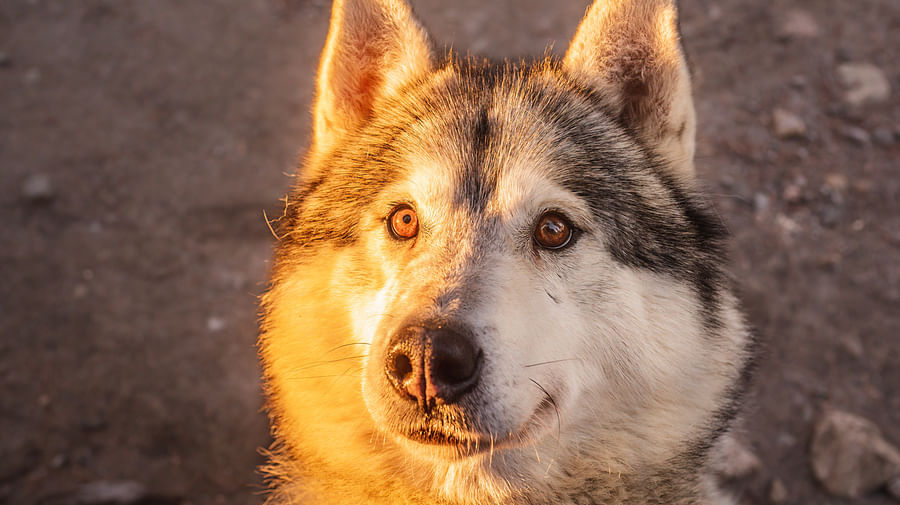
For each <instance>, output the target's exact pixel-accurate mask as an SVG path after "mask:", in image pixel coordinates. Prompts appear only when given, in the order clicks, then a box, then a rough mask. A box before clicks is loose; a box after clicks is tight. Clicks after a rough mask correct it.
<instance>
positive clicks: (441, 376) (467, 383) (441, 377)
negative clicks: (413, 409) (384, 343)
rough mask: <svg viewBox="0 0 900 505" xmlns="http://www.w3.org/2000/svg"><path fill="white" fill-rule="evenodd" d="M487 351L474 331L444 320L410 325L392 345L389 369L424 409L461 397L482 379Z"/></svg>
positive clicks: (391, 376) (402, 389)
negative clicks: (440, 322)
mask: <svg viewBox="0 0 900 505" xmlns="http://www.w3.org/2000/svg"><path fill="white" fill-rule="evenodd" d="M483 361H484V358H483V353H482V352H481V350H480V349H479V348H478V347H477V346H476V345H475V343H474V339H473V338H472V335H471V334H470V333H469V332H467V331H465V330H463V329H460V328H455V327H450V326H444V325H441V324H433V325H429V324H424V325H415V326H407V327H405V328H402V329H401V330H400V331H398V332H397V333H396V334H395V335H394V337H393V338H392V340H391V343H390V345H389V346H388V352H387V355H386V360H385V373H386V374H387V377H388V380H389V381H390V383H391V384H392V385H393V386H394V389H396V391H397V392H398V393H400V395H401V396H403V397H404V398H407V399H409V400H412V401H415V402H416V404H417V405H418V407H419V409H420V410H422V411H423V412H424V413H428V412H430V410H431V409H432V408H434V406H435V405H449V404H453V403H455V402H457V401H459V400H460V398H462V397H463V395H465V394H466V393H468V392H469V391H471V390H472V388H474V387H475V385H476V384H477V383H478V378H479V377H480V375H481V368H482V363H483Z"/></svg>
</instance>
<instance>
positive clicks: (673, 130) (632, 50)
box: [564, 0, 696, 177]
mask: <svg viewBox="0 0 900 505" xmlns="http://www.w3.org/2000/svg"><path fill="white" fill-rule="evenodd" d="M564 65H565V68H566V69H567V70H568V71H569V72H570V73H572V74H573V75H574V76H575V78H576V79H578V80H580V81H581V82H583V83H585V84H586V85H588V86H590V87H592V88H594V89H596V90H597V91H599V92H600V93H601V94H602V95H604V96H606V97H607V98H608V99H611V100H612V101H613V103H614V104H615V105H616V107H617V111H618V113H619V114H620V119H621V120H622V121H623V122H624V123H625V124H626V125H628V126H629V127H631V128H633V129H634V130H635V131H637V132H638V133H639V134H640V135H641V136H642V137H643V138H644V140H645V141H646V142H647V144H648V145H649V146H651V147H652V148H653V149H655V151H656V152H657V153H658V154H659V155H660V156H662V157H663V158H664V159H665V160H666V161H667V162H668V163H669V165H670V166H671V167H672V169H673V170H674V172H675V174H676V175H678V176H682V177H691V176H693V170H694V169H693V166H694V163H693V157H694V131H695V129H696V118H695V113H694V104H693V100H692V98H691V82H690V75H689V73H688V68H687V64H686V63H685V58H684V53H683V51H682V48H681V43H680V41H679V36H678V23H677V12H676V7H675V2H674V0H595V2H594V4H593V5H592V6H591V7H590V9H589V10H588V12H587V14H586V15H585V18H584V20H583V21H582V22H581V25H580V26H579V27H578V31H577V32H576V33H575V38H574V39H573V40H572V43H571V45H570V46H569V50H568V51H567V52H566V56H565V59H564Z"/></svg>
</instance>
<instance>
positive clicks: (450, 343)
mask: <svg viewBox="0 0 900 505" xmlns="http://www.w3.org/2000/svg"><path fill="white" fill-rule="evenodd" d="M432 346H433V351H432V352H433V356H432V367H433V369H432V376H433V378H434V380H435V382H438V383H442V384H445V385H447V386H456V385H459V384H464V383H466V382H468V381H469V380H470V379H472V376H473V375H475V372H476V371H477V370H478V364H479V361H480V356H479V354H480V353H479V352H478V351H477V350H476V349H475V347H474V346H473V345H472V343H471V341H469V340H468V339H465V338H461V337H459V336H458V335H457V334H455V333H450V334H445V335H441V338H436V339H435V340H434V343H433V344H432Z"/></svg>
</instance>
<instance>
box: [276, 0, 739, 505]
mask: <svg viewBox="0 0 900 505" xmlns="http://www.w3.org/2000/svg"><path fill="white" fill-rule="evenodd" d="M466 65H469V66H466ZM507 67H508V68H512V67H511V66H509V65H507ZM486 68H487V67H486V66H485V65H483V64H469V63H458V62H454V61H453V60H452V59H448V60H447V61H446V62H440V61H439V59H438V57H437V56H435V53H434V52H433V50H432V47H431V43H430V42H429V40H428V37H427V35H426V34H425V32H424V31H423V29H422V28H421V26H420V25H419V24H418V22H416V21H415V20H414V18H413V17H412V15H411V12H410V9H409V8H408V7H407V6H406V4H405V3H404V2H402V1H401V0H336V1H335V4H334V11H333V15H332V18H331V28H330V31H329V34H328V39H327V42H326V45H325V49H324V53H323V56H322V60H321V65H320V68H319V75H318V90H317V98H316V103H315V106H314V142H313V145H312V148H311V150H310V152H309V155H308V158H307V162H306V164H305V166H304V168H303V169H302V171H301V173H300V174H299V175H300V177H299V178H298V185H297V188H296V193H297V195H298V196H297V197H292V199H290V200H289V204H288V209H287V210H286V218H285V221H284V222H283V223H282V230H281V231H282V232H283V233H282V242H281V243H280V244H279V247H278V255H277V260H276V263H275V266H274V268H273V272H272V282H271V284H270V289H269V290H268V292H267V293H266V294H265V295H264V296H263V299H262V307H263V311H264V315H263V320H262V334H261V337H260V356H261V360H262V363H263V366H264V370H265V379H266V392H267V395H268V397H269V399H270V402H269V409H270V414H271V418H272V422H273V431H274V434H275V438H276V440H277V443H276V445H275V447H274V448H273V449H272V453H271V463H270V465H269V466H268V467H266V471H267V473H268V475H269V476H270V477H271V479H272V482H271V484H272V494H271V497H270V502H271V503H273V504H280V503H291V504H294V503H296V504H310V505H346V504H357V503H360V504H361V503H366V504H372V505H402V504H409V505H414V504H445V505H476V504H478V505H511V504H535V505H537V504H551V503H552V504H559V505H569V504H573V505H574V504H588V503H591V504H601V503H602V504H609V505H626V504H631V505H637V504H660V505H662V504H667V505H673V504H682V505H688V504H709V505H712V504H713V503H724V501H723V499H722V497H721V496H720V495H719V494H718V492H717V491H716V490H715V488H714V486H713V485H712V483H711V480H710V479H709V478H708V472H707V470H708V469H707V468H706V465H707V454H708V452H709V450H710V448H711V446H714V445H715V443H716V441H717V440H720V438H719V437H720V435H722V433H724V432H726V431H727V424H728V421H729V419H730V416H731V415H732V414H733V412H732V410H733V407H734V402H735V401H736V399H735V395H736V391H737V390H738V389H739V385H738V383H739V381H740V378H741V374H742V371H743V370H744V368H745V365H746V362H747V360H748V354H749V351H748V350H747V349H748V346H749V342H750V337H749V335H748V333H747V331H746V330H745V328H744V325H743V322H742V317H741V314H740V312H739V310H738V304H737V301H736V299H735V298H734V296H733V295H731V294H730V291H729V290H728V287H727V282H726V281H725V280H724V277H723V276H722V275H721V273H720V272H719V270H718V263H717V262H720V261H721V258H720V257H719V256H720V255H719V254H718V249H717V248H716V247H717V245H716V244H714V242H716V240H718V239H717V238H716V237H717V235H716V232H710V233H709V236H710V237H712V238H704V237H705V235H703V233H701V232H702V230H701V231H696V230H695V228H697V229H699V228H702V226H703V225H704V222H705V221H704V219H705V218H704V217H703V216H700V217H698V216H697V215H696V214H702V212H703V209H701V208H700V207H696V208H695V207H694V204H693V203H692V198H693V194H692V187H693V173H694V172H693V154H694V131H695V118H694V109H693V102H692V98H691V91H690V78H689V75H688V71H687V67H686V65H685V60H684V56H683V53H682V50H681V48H680V42H679V39H678V32H677V26H676V12H675V6H674V4H673V2H672V1H668V0H608V1H604V0H598V1H597V2H595V3H594V5H593V6H592V7H591V8H590V10H589V11H588V13H587V15H586V17H585V19H584V20H583V21H582V24H581V26H580V27H579V28H578V31H577V33H576V35H575V38H574V40H573V41H572V44H571V46H570V48H569V50H568V52H567V53H566V55H565V57H564V58H563V59H562V60H561V61H546V62H543V63H538V64H536V65H534V66H533V67H529V68H528V69H525V70H521V69H520V70H509V71H507V73H505V74H504V73H500V74H498V75H501V76H502V77H499V78H497V81H496V82H494V84H492V86H494V87H493V88H491V89H485V88H486V87H487V86H486V85H485V86H478V87H475V86H474V85H472V84H471V83H472V82H475V83H486V82H493V81H490V79H492V77H491V75H493V74H490V73H489V72H488V71H487V70H485V69H486ZM478 72H483V74H478ZM475 74H478V76H480V77H477V76H476V77H477V78H476V77H473V75H475ZM479 79H480V80H479ZM448 89H449V90H453V91H446V90H448ZM460 90H462V91H460ZM442 93H444V94H442ZM482 95H483V96H482ZM479 97H480V98H479ZM560 97H565V98H566V100H565V101H564V103H563V104H560V103H559V102H560V101H561V100H560ZM478 100H482V101H481V102H479V101H478ZM473 104H488V105H483V106H482V105H479V106H478V107H475V105H473ZM391 111H402V112H403V114H405V115H404V116H402V117H401V114H400V112H396V115H397V116H396V117H390V113H391ZM385 115H387V117H385ZM407 116H408V117H407ZM560 117H572V118H575V119H573V120H571V121H561V122H558V123H554V121H555V120H557V119H558V118H560ZM410 118H412V119H410ZM479 118H481V119H480V120H479ZM403 121H406V123H403ZM479 121H480V122H479ZM575 122H578V124H572V123H575ZM473 123H474V124H476V125H478V124H481V125H482V127H481V130H479V128H474V130H472V131H474V133H473V132H472V131H470V130H468V129H466V128H468V126H469V125H470V124H473ZM461 125H462V126H461ZM575 127H580V128H581V129H582V130H584V131H587V132H588V133H590V135H591V136H589V137H585V135H587V134H585V133H584V132H582V131H581V130H577V129H576V128H575ZM482 130H486V131H488V132H487V133H485V132H484V131H482ZM573 131H574V133H573ZM479 132H480V133H479ZM576 134H578V135H582V136H581V137H577V136H576ZM479 135H481V136H479ZM485 138H487V139H488V140H484V139H485ZM573 138H591V139H594V138H596V139H599V140H598V142H600V143H602V147H603V149H606V150H607V151H603V152H604V153H608V154H609V155H608V156H607V155H605V154H604V156H599V157H598V158H597V159H598V160H599V161H597V162H596V165H597V168H596V171H597V173H598V174H599V175H598V174H595V175H596V177H594V178H593V179H589V178H588V179H585V182H584V185H585V186H588V185H591V184H593V185H596V186H597V187H598V188H597V192H598V194H602V195H610V196H609V198H613V199H615V198H620V199H621V200H622V202H623V203H622V206H621V207H615V208H614V209H618V210H616V211H615V212H613V211H610V210H608V209H609V208H607V207H603V206H602V204H603V202H600V203H597V202H591V201H588V199H587V197H585V196H584V195H585V192H583V191H581V189H582V188H581V187H579V186H578V184H575V187H574V189H573V184H572V183H571V181H569V179H573V178H577V177H578V175H579V174H577V173H570V172H567V171H573V170H574V168H573V161H572V160H576V161H577V160H578V159H579V156H581V157H583V156H586V154H585V153H586V152H588V151H589V150H588V149H587V148H585V147H584V146H580V145H575V144H573V141H572V140H571V139H573ZM479 143H481V144H479ZM599 145H600V144H598V146H599ZM589 147H593V146H589ZM597 148H598V149H599V147H597ZM478 149H481V150H482V151H483V153H482V154H480V156H481V158H478V159H480V160H482V161H483V166H486V167H488V168H483V172H477V170H476V169H472V170H463V169H462V168H461V167H465V166H466V164H467V163H470V162H471V159H472V156H473V155H472V152H474V151H477V150H478ZM610 160H611V161H610ZM585 163H586V162H585ZM602 163H611V165H609V166H608V167H607V166H605V165H604V166H603V167H602V168H601V167H600V166H599V165H601V164H602ZM629 167H630V168H629ZM626 168H628V169H627V170H626ZM488 169H489V170H488ZM617 171H618V172H617ZM620 172H621V174H620V175H621V179H620V180H621V181H625V182H623V183H622V184H626V183H627V187H626V186H615V185H613V186H611V187H612V188H613V189H611V190H607V189H605V188H606V187H607V186H605V185H606V184H612V183H609V182H608V181H607V179H604V178H603V177H606V176H607V175H606V174H607V173H608V174H612V175H609V177H612V176H613V175H615V174H619V173H620ZM473 173H477V174H480V175H478V177H481V179H477V178H475V179H473V177H475V176H473ZM560 174H563V175H565V176H566V177H568V179H567V178H566V177H563V175H560ZM567 174H568V175H567ZM488 179H489V180H490V184H489V185H490V188H489V190H485V191H484V194H483V195H482V194H480V195H479V196H478V197H477V199H476V197H475V196H473V195H471V194H464V195H463V197H460V193H461V189H460V188H466V187H467V185H469V186H472V185H473V184H475V183H472V180H475V181H476V182H477V184H482V183H483V184H484V185H485V186H487V185H488V183H487V182H484V181H485V180H488ZM477 184H475V185H477ZM473 187H474V186H473ZM480 187H481V186H478V188H480ZM478 188H476V189H475V190H472V191H470V193H478V192H479V189H478ZM622 188H625V189H627V190H625V189H622ZM620 189H622V190H621V191H620ZM602 191H606V192H605V193H603V192H602ZM604 197H606V196H604ZM461 198H462V199H464V198H470V199H472V201H473V202H475V201H476V200H477V202H476V203H471V202H469V203H467V204H462V203H460V199H461ZM397 202H412V203H413V204H414V206H415V208H416V211H417V212H418V219H419V221H420V222H421V223H422V225H421V226H422V232H421V237H420V238H417V239H416V242H415V243H414V246H413V245H408V244H406V243H404V244H398V243H397V241H396V240H394V241H392V240H391V239H390V238H389V237H387V236H386V234H385V225H384V222H385V212H386V211H387V210H389V209H390V208H391V206H392V205H396V204H397ZM595 204H596V205H595ZM598 208H599V209H600V210H598ZM474 209H477V210H474ZM546 209H560V210H564V211H565V213H566V214H567V216H569V217H570V218H571V219H572V220H573V222H574V223H576V224H578V226H579V227H580V228H581V230H582V231H583V234H582V236H581V238H580V239H579V242H578V243H577V246H575V247H573V248H572V250H571V251H570V252H567V253H565V254H558V255H556V256H553V255H551V254H550V253H546V252H540V251H532V250H531V249H530V248H531V247H532V245H531V242H530V241H529V240H528V236H529V235H528V230H529V227H530V226H532V223H533V222H534V216H536V215H540V213H541V212H544V211H546ZM635 209H637V210H635ZM685 209H687V210H685ZM630 213H631V214H630ZM628 219H632V222H629V221H628ZM642 220H645V221H647V223H643V222H642ZM698 222H699V224H698ZM609 223H613V224H615V225H617V226H618V225H621V226H622V228H623V229H621V230H620V229H615V230H614V229H612V228H613V227H612V226H606V224H609ZM638 225H646V226H647V228H646V229H648V230H663V231H660V232H659V233H671V234H672V237H670V238H671V242H666V241H665V240H663V241H660V242H659V244H661V245H659V244H655V243H653V242H652V241H653V237H651V236H650V235H649V234H648V235H646V236H641V233H642V232H641V231H640V230H641V229H642V228H638V227H637V226H638ZM629 226H633V227H631V228H629ZM670 228H673V229H675V230H677V231H676V232H669V231H668V230H670ZM713 228H714V226H713ZM522 230H525V239H524V240H521V236H522V232H521V231H522ZM635 235H638V236H637V237H635ZM695 236H696V237H695ZM685 237H687V238H685ZM707 242H708V243H707ZM671 243H675V244H676V245H675V246H672V245H671ZM682 243H684V244H687V245H686V246H684V247H681V244H682ZM523 244H524V245H523ZM645 244H650V246H647V247H648V249H647V250H644V249H642V247H643V246H644V245H645ZM651 246H652V247H651ZM665 247H670V248H673V249H674V250H672V251H662V252H659V250H660V249H664V248H665ZM692 248H696V251H695V250H693V249H692ZM706 248H708V250H707V249H706ZM688 249H691V250H690V251H688ZM654 255H657V256H658V257H657V256H654ZM667 262H668V263H667ZM707 264H711V266H709V269H708V271H707V270H706V267H707V266H708V265H707ZM419 312H427V313H429V314H431V313H437V314H442V315H445V314H449V316H448V317H450V316H452V317H457V318H460V319H461V320H462V319H464V322H465V324H466V325H468V326H470V327H471V328H473V329H474V331H475V334H476V335H477V336H478V338H479V345H480V346H481V347H482V348H483V349H484V352H485V355H487V356H489V357H490V361H489V367H488V369H487V370H486V372H485V376H484V377H483V378H482V380H481V383H479V388H480V389H479V390H478V391H479V392H478V394H479V395H482V396H483V397H484V400H483V402H482V403H481V404H479V405H480V407H479V408H481V409H482V410H483V412H479V413H478V414H479V415H481V416H482V417H483V419H481V422H482V425H484V426H488V429H487V431H488V432H489V436H490V446H489V447H485V446H484V444H486V442H480V443H481V444H482V445H481V446H479V447H477V448H471V447H467V448H464V449H462V450H464V451H468V450H471V451H472V452H469V453H467V455H466V456H465V457H458V455H451V456H448V452H449V451H448V450H444V449H441V448H439V447H435V446H426V445H424V444H420V443H418V442H415V441H411V440H409V439H407V438H405V437H404V436H402V435H400V434H399V433H396V432H395V431H392V430H391V429H390V426H391V423H392V422H396V419H397V418H398V417H400V416H399V415H398V414H397V412H396V406H395V405H393V402H400V400H399V399H398V398H399V397H397V395H396V394H394V393H395V392H393V391H391V390H390V388H389V387H386V386H385V379H384V365H383V362H382V361H381V358H380V357H381V356H382V354H383V348H384V347H385V340H386V339H387V338H388V336H389V335H390V334H391V332H393V331H396V328H397V325H399V324H401V323H402V321H403V320H404V319H406V318H408V317H409V316H410V314H413V315H415V314H417V313H419ZM532 383H533V384H532ZM535 385H537V387H535ZM548 397H549V399H550V400H549V403H548V402H547V400H546V398H548ZM549 404H552V407H553V408H552V409H547V408H544V409H543V410H542V406H543V407H547V405H549ZM474 417H475V416H473V418H474ZM469 421H471V420H467V421H466V422H469ZM448 424H449V423H448ZM459 424H460V426H463V425H465V426H464V427H460V426H456V425H454V426H452V427H448V428H447V429H448V430H449V429H454V430H460V431H464V428H465V427H468V426H470V425H471V422H469V424H466V423H463V422H460V423H459ZM476 424H477V423H476ZM469 429H470V428H469ZM495 440H496V442H497V444H496V447H495V446H494V442H495ZM476 445H477V444H476ZM476 449H477V450H480V451H482V452H478V453H477V454H476V452H475V450H476Z"/></svg>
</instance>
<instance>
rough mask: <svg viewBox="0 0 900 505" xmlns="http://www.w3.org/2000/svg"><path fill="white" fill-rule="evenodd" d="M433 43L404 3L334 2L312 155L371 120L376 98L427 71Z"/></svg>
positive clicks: (321, 66)
mask: <svg viewBox="0 0 900 505" xmlns="http://www.w3.org/2000/svg"><path fill="white" fill-rule="evenodd" d="M431 58H432V56H431V44H430V42H429V40H428V36H427V35H426V34H425V30H423V29H422V27H421V26H420V25H419V23H418V22H417V21H416V20H415V19H414V18H413V16H412V12H411V11H410V9H409V6H408V5H406V2H404V0H334V6H333V7H332V12H331V27H330V28H329V30H328V40H327V41H326V42H325V49H324V50H323V51H322V59H321V61H320V63H319V76H318V81H317V90H316V95H317V96H316V104H315V107H314V111H313V115H314V118H313V119H314V121H315V124H314V127H313V128H314V145H313V152H317V153H322V152H326V151H328V150H330V149H331V147H332V146H333V145H334V144H335V143H336V142H337V141H338V140H339V139H340V138H341V137H342V136H344V135H346V134H347V133H348V132H349V131H350V130H352V129H353V127H354V126H356V125H358V124H360V123H361V122H362V121H364V120H365V119H366V118H367V117H369V116H370V115H371V114H372V112H373V108H374V106H375V104H376V102H377V101H378V99H379V98H382V97H384V96H386V95H389V94H390V93H391V92H393V91H395V90H396V89H398V88H400V87H401V86H402V85H403V84H405V83H407V82H409V81H410V80H411V79H413V78H415V77H416V76H417V75H420V74H421V73H424V72H425V71H427V70H428V69H429V68H431Z"/></svg>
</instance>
